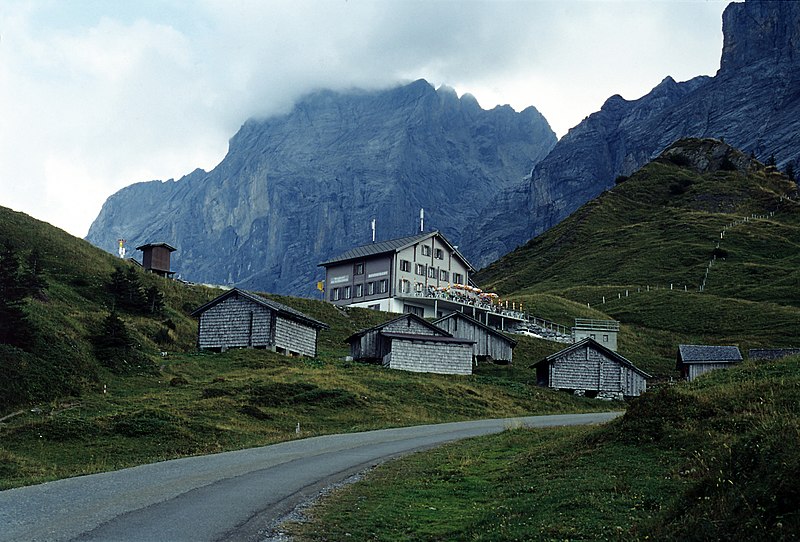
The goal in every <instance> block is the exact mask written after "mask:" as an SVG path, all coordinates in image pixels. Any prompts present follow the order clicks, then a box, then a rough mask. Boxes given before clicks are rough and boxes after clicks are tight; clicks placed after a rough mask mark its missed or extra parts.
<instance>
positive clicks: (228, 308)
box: [192, 288, 328, 357]
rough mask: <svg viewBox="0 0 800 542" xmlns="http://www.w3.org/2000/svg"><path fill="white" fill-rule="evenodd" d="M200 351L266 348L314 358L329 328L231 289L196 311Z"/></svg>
mask: <svg viewBox="0 0 800 542" xmlns="http://www.w3.org/2000/svg"><path fill="white" fill-rule="evenodd" d="M192 316H197V317H199V319H200V321H199V324H198V328H197V329H198V332H197V345H198V347H199V348H204V349H209V350H216V351H224V350H226V349H228V348H243V347H252V348H269V349H272V350H274V351H276V352H279V353H281V354H286V355H293V356H296V355H303V356H310V357H313V356H315V355H316V354H317V336H318V335H319V331H320V330H321V329H328V325H327V324H324V323H322V322H320V321H318V320H315V319H313V318H311V317H309V316H306V315H305V314H303V313H301V312H299V311H296V310H294V309H293V308H291V307H287V306H286V305H283V304H281V303H278V302H276V301H272V300H269V299H265V298H263V297H261V296H258V295H256V294H253V293H250V292H245V291H244V290H239V289H238V288H234V289H233V290H229V291H227V292H225V293H224V294H222V295H221V296H219V297H217V298H216V299H214V300H212V301H209V302H208V303H206V304H205V305H203V306H202V307H200V308H198V309H196V310H195V311H194V312H193V313H192Z"/></svg>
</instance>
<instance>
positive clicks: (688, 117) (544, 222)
mask: <svg viewBox="0 0 800 542" xmlns="http://www.w3.org/2000/svg"><path fill="white" fill-rule="evenodd" d="M723 34H724V45H723V50H722V59H721V62H720V70H719V71H718V72H717V74H716V76H714V77H713V78H709V77H698V78H695V79H692V80H690V81H687V82H685V83H676V82H675V81H673V80H672V78H670V77H667V78H666V79H664V80H663V81H662V82H661V83H660V84H659V85H658V86H656V87H655V88H654V89H653V90H652V91H651V92H650V93H649V94H647V95H646V96H644V97H642V98H640V99H638V100H634V101H627V100H624V99H622V98H621V97H620V96H612V97H611V98H609V99H608V100H607V101H606V103H605V104H604V105H603V107H602V108H601V110H600V111H598V112H597V113H594V114H592V115H590V116H589V117H588V118H586V119H585V120H584V121H583V122H581V123H580V124H578V125H577V126H576V127H575V128H573V129H572V130H570V131H569V133H568V134H567V135H566V136H564V137H563V138H562V139H561V140H560V141H559V142H558V144H557V145H556V147H555V148H554V149H553V151H552V152H551V153H550V155H548V156H547V158H545V159H544V160H543V161H542V162H540V163H539V164H538V165H537V166H536V167H535V168H534V169H533V171H532V173H531V175H530V176H529V177H528V178H527V179H525V180H524V181H523V182H522V183H519V184H517V185H516V186H512V187H510V188H509V189H507V191H506V193H504V194H501V195H500V196H499V197H498V203H497V204H496V205H494V206H492V207H490V208H487V209H486V211H485V212H484V213H483V214H482V216H481V217H480V218H479V219H478V224H479V225H480V226H479V227H478V228H476V229H475V230H473V231H472V234H471V235H467V236H466V237H465V239H464V244H465V245H466V246H471V247H473V250H476V249H477V252H478V253H479V254H481V255H482V257H481V258H480V259H478V260H477V261H476V262H475V263H476V264H477V265H485V264H488V263H490V262H491V261H492V260H494V259H496V258H497V257H499V256H500V255H502V254H504V253H506V252H509V251H511V250H513V249H514V248H515V247H517V246H519V245H521V244H523V243H525V242H526V241H527V240H528V239H530V238H531V237H534V236H536V235H538V234H539V233H541V232H543V231H545V230H547V229H548V228H550V227H552V226H553V225H555V224H557V223H558V222H560V221H561V220H563V219H564V218H566V217H567V216H568V215H569V214H570V213H572V212H573V211H574V210H575V209H577V208H578V207H580V206H581V205H582V204H583V203H585V202H586V201H589V200H590V199H593V198H594V197H596V196H597V195H599V194H600V193H601V192H602V191H604V190H606V189H608V188H609V187H611V186H613V184H614V180H615V178H616V177H617V176H618V175H627V174H630V173H631V172H633V171H635V170H636V169H638V168H639V167H641V166H643V165H644V164H646V163H647V162H648V161H650V160H651V159H653V158H655V157H656V156H658V155H659V154H660V153H661V151H663V150H664V149H665V148H666V147H668V146H669V145H670V144H671V143H672V142H674V141H676V140H678V139H680V138H682V137H699V138H705V137H714V138H720V139H724V140H725V141H727V142H728V143H731V144H732V145H734V146H735V147H737V148H739V149H742V150H744V151H745V152H747V153H752V154H754V155H755V156H756V157H758V158H759V159H761V160H762V161H763V160H766V159H768V158H769V157H770V156H774V157H775V159H776V161H777V165H778V167H779V168H781V169H783V167H785V165H786V164H787V163H788V162H790V161H795V162H800V138H798V137H797V134H798V133H800V2H752V1H750V2H746V3H734V4H730V5H729V6H728V7H727V8H726V10H725V12H724V14H723Z"/></svg>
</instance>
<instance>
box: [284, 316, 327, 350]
mask: <svg viewBox="0 0 800 542" xmlns="http://www.w3.org/2000/svg"><path fill="white" fill-rule="evenodd" d="M275 346H276V348H282V349H283V350H285V351H286V352H289V353H297V354H302V355H304V356H309V357H314V356H316V355H317V331H316V330H315V329H314V328H311V327H308V326H306V325H303V324H301V323H300V322H296V321H294V320H289V319H288V318H284V317H283V316H280V315H278V317H277V319H276V321H275Z"/></svg>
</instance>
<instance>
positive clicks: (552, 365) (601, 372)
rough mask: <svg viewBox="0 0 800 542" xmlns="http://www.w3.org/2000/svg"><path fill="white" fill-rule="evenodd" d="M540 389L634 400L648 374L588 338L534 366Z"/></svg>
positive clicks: (645, 383)
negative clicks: (554, 389) (545, 387)
mask: <svg viewBox="0 0 800 542" xmlns="http://www.w3.org/2000/svg"><path fill="white" fill-rule="evenodd" d="M533 366H534V367H536V380H537V382H538V384H539V385H540V386H547V387H550V388H558V389H563V390H572V391H576V392H579V393H582V394H585V395H589V396H591V395H595V394H596V396H597V397H600V398H606V399H623V398H624V397H637V396H639V395H641V394H642V393H644V392H645V391H646V390H647V379H648V378H650V375H649V374H647V373H645V372H644V371H642V370H641V369H639V368H637V367H636V366H635V365H634V364H633V363H631V362H630V361H628V360H627V359H625V358H624V357H622V356H621V355H620V354H618V353H616V352H614V351H613V350H611V349H609V348H606V347H605V346H603V345H602V344H600V343H598V342H597V341H595V340H594V339H592V338H590V337H587V338H586V339H583V340H582V341H579V342H577V343H575V344H573V345H570V346H568V347H567V348H565V349H563V350H561V351H559V352H556V353H555V354H551V355H549V356H547V357H546V358H544V359H543V360H541V361H539V362H537V363H535V364H534V365H533Z"/></svg>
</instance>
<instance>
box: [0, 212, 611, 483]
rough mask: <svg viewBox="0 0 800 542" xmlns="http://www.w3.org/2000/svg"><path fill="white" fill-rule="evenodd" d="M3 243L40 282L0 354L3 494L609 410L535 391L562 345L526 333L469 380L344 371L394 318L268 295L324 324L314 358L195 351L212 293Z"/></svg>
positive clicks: (31, 234)
mask: <svg viewBox="0 0 800 542" xmlns="http://www.w3.org/2000/svg"><path fill="white" fill-rule="evenodd" d="M0 239H3V240H4V241H5V243H6V244H7V245H8V249H9V250H7V251H6V252H4V254H6V253H9V254H10V253H13V258H12V259H13V260H14V262H13V264H8V265H5V264H0V271H2V269H3V268H4V267H3V265H5V267H13V268H14V272H15V273H16V274H17V275H19V276H26V277H27V276H29V275H31V273H29V271H30V269H29V268H31V267H36V268H37V269H38V270H39V275H40V279H41V282H42V283H43V284H42V287H41V288H38V289H35V290H31V291H30V292H28V294H29V295H27V296H26V297H24V299H23V300H22V302H21V304H20V309H21V313H22V315H23V316H24V318H23V319H22V320H20V321H14V322H13V324H14V326H15V327H24V328H25V329H26V330H28V331H29V333H27V334H25V340H18V341H17V340H16V339H15V342H14V343H13V344H0V418H4V419H3V420H1V421H0V488H7V487H14V486H18V485H24V484H30V483H36V482H41V481H45V480H50V479H54V478H61V477H65V476H73V475H76V474H84V473H90V472H98V471H103V470H109V469H116V468H120V467H124V466H130V465H135V464H139V463H143V462H149V461H156V460H162V459H167V458H172V457H179V456H183V455H192V454H202V453H211V452H218V451H222V450H230V449H236V448H242V447H247V446H256V445H263V444H267V443H273V442H278V441H282V440H287V439H293V438H298V437H307V436H311V435H317V434H324V433H333V432H346V431H358V430H366V429H376V428H381V427H390V426H400V425H411V424H419V423H434V422H439V421H442V422H443V421H454V420H463V419H472V418H483V417H505V416H516V415H523V414H531V413H551V412H552V413H555V412H581V411H588V410H599V409H605V408H607V407H608V405H606V404H598V403H597V402H594V401H591V400H586V399H577V398H573V397H571V396H569V395H566V394H561V393H558V392H555V391H552V390H546V389H541V388H538V387H536V386H535V385H534V384H535V382H533V381H534V376H533V374H532V373H531V371H529V370H527V365H529V364H530V363H532V362H533V361H535V360H537V359H539V358H541V357H543V356H545V355H547V354H550V353H552V352H554V351H555V350H557V349H558V345H556V344H554V343H548V342H545V341H539V340H535V339H532V338H522V340H521V341H520V343H519V346H518V348H517V350H516V359H517V360H518V363H519V365H518V366H510V367H500V366H492V365H486V366H482V367H480V368H479V369H478V371H477V373H476V374H475V375H473V376H472V377H466V378H465V377H448V376H438V375H419V374H408V373H403V372H398V371H390V370H387V369H383V368H382V367H378V366H372V365H365V364H360V363H353V362H346V361H344V357H345V356H346V355H347V354H349V350H348V347H347V344H346V343H345V342H344V339H345V338H346V337H347V336H349V335H350V334H352V333H354V332H355V331H358V330H360V329H363V328H365V327H369V326H372V325H375V324H377V323H380V322H382V321H385V320H386V319H388V318H391V317H392V316H391V315H388V314H386V313H379V312H376V311H370V310H365V309H352V310H347V311H344V310H340V309H337V308H335V307H333V306H332V305H330V304H328V303H324V302H321V301H318V300H311V299H298V298H289V297H280V296H271V297H273V298H274V299H276V300H277V301H280V302H282V303H286V304H288V305H290V306H293V307H294V308H296V309H298V310H300V311H302V312H305V313H306V314H308V315H309V316H312V317H314V318H316V319H318V320H321V321H323V322H326V323H328V324H329V325H330V329H329V330H325V331H323V332H321V334H320V338H319V354H318V356H317V357H316V358H315V359H306V358H300V359H294V358H287V357H284V356H281V355H278V354H276V353H273V352H269V351H264V350H239V351H230V352H227V353H225V354H208V353H199V352H197V351H196V349H195V341H196V329H197V322H196V320H194V319H193V318H191V317H189V316H188V314H189V313H190V312H191V311H192V310H194V309H195V308H197V307H198V306H200V305H202V304H203V303H205V302H206V301H208V300H210V299H213V298H214V297H216V296H217V295H219V294H220V293H221V291H220V290H215V289H211V288H206V287H200V286H190V285H186V284H181V283H178V282H174V281H170V280H165V279H163V278H160V277H157V276H154V275H149V274H145V273H143V272H141V270H140V269H139V268H137V267H136V266H134V265H132V264H130V263H127V262H123V261H121V260H120V259H118V258H115V257H113V256H111V255H109V254H106V253H105V252H102V251H100V250H98V249H96V248H94V247H92V246H90V245H89V244H88V243H85V242H84V241H82V240H80V239H76V238H74V237H71V236H69V235H67V234H66V233H64V232H62V231H60V230H58V229H56V228H53V227H52V226H50V225H48V224H45V223H43V222H39V221H36V220H34V219H32V218H30V217H28V216H26V215H23V214H21V213H16V212H13V211H11V210H8V209H3V208H0ZM34 255H35V257H34V258H33V259H34V260H36V262H37V263H35V264H33V263H29V260H30V259H31V257H33V256H34ZM4 261H5V260H4ZM9 261H11V260H9ZM6 263H8V262H6ZM3 276H4V275H3V273H2V272H0V278H2V277H3ZM113 277H116V278H113ZM131 277H132V278H131ZM131 280H132V281H133V282H136V283H138V284H140V286H141V288H140V291H139V294H141V293H142V292H146V291H148V290H150V289H152V288H155V289H156V290H158V292H160V293H161V295H162V296H163V307H162V308H161V309H160V310H157V311H155V313H154V312H153V311H151V310H149V307H150V305H147V304H145V305H146V306H145V308H142V307H138V308H137V306H134V305H131V304H130V303H128V297H127V296H128V295H129V294H130V292H128V290H125V287H127V286H126V285H129V283H130V281H131ZM115 281H116V282H115ZM22 282H24V281H22ZM114 284H117V287H119V288H123V290H124V292H126V293H125V294H124V295H123V296H122V297H120V296H119V295H118V294H115V291H116V290H115V286H114ZM130 295H133V297H136V295H138V294H136V293H135V292H134V294H130ZM265 295H268V294H265ZM112 311H113V313H114V314H115V315H116V317H117V318H118V319H119V321H120V322H121V325H122V326H123V327H124V330H125V331H126V334H127V335H128V336H129V339H130V341H131V343H132V344H131V345H130V346H126V347H124V348H122V347H121V348H118V349H117V350H115V351H114V352H115V355H113V356H111V359H109V358H108V357H107V356H106V351H105V350H102V349H101V348H98V343H100V344H101V345H102V344H105V343H106V342H107V341H106V339H107V338H108V337H107V335H108V333H107V332H106V331H107V330H106V331H104V329H106V328H107V323H108V320H109V319H110V314H111V313H112ZM5 314H6V313H4V312H0V318H6V316H4V315H5ZM9 323H10V322H6V321H2V322H0V324H2V325H0V328H2V329H8V328H9V327H10V326H9ZM3 326H5V327H3ZM17 335H19V334H16V335H15V337H16V336H17ZM112 350H114V349H113V348H112ZM298 423H299V424H300V432H299V433H297V432H296V428H297V424H298Z"/></svg>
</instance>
